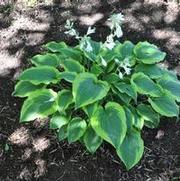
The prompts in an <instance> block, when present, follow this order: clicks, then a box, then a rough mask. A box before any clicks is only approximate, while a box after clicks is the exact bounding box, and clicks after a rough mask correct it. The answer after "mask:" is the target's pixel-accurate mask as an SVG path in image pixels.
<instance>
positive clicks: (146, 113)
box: [137, 104, 160, 128]
mask: <svg viewBox="0 0 180 181" xmlns="http://www.w3.org/2000/svg"><path fill="white" fill-rule="evenodd" d="M137 112H138V113H139V114H140V115H141V116H142V117H143V119H144V120H145V121H144V124H145V125H146V126H147V127H149V128H156V127H158V125H159V122H160V118H159V114H157V113H156V112H155V111H154V110H153V109H152V108H151V106H149V105H146V104H140V105H138V106H137Z"/></svg>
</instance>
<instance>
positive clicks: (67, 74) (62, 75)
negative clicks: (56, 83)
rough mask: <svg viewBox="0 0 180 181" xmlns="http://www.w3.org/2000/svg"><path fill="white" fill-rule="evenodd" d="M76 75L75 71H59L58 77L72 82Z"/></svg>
mask: <svg viewBox="0 0 180 181" xmlns="http://www.w3.org/2000/svg"><path fill="white" fill-rule="evenodd" d="M76 76H77V73H75V72H61V73H60V74H59V77H60V79H64V80H66V81H67V82H70V83H72V82H73V81H74V80H75V78H76Z"/></svg>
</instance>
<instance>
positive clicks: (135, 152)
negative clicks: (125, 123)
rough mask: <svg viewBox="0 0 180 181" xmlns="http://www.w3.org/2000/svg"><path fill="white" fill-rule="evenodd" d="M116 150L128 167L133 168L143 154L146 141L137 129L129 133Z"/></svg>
mask: <svg viewBox="0 0 180 181" xmlns="http://www.w3.org/2000/svg"><path fill="white" fill-rule="evenodd" d="M116 151H117V154H118V156H119V157H120V159H121V160H122V161H123V163H124V164H125V166H126V168H127V169H128V170H129V169H131V168H132V167H133V166H135V165H136V164H137V163H138V162H139V161H140V159H141V158H142V156H143V152H144V142H143V140H142V138H141V135H140V133H139V132H138V131H136V130H132V131H131V132H129V133H127V135H126V137H125V139H124V141H123V143H122V144H121V146H120V147H119V148H118V149H116Z"/></svg>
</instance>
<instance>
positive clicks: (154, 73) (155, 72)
mask: <svg viewBox="0 0 180 181" xmlns="http://www.w3.org/2000/svg"><path fill="white" fill-rule="evenodd" d="M135 71H136V72H143V73H144V74H145V75H148V76H149V77H150V78H152V79H158V78H160V77H162V75H163V73H162V70H161V68H160V67H159V66H158V65H156V64H152V65H148V64H142V63H141V64H138V65H137V66H136V67H135Z"/></svg>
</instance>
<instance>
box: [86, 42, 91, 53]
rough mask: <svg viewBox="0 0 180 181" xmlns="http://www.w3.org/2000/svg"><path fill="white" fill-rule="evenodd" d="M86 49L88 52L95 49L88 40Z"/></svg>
mask: <svg viewBox="0 0 180 181" xmlns="http://www.w3.org/2000/svg"><path fill="white" fill-rule="evenodd" d="M85 50H86V51H87V52H92V50H93V49H92V46H91V44H90V43H89V41H86V48H85Z"/></svg>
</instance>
